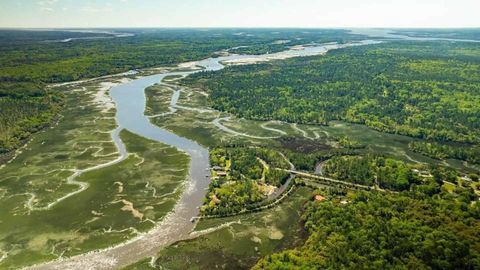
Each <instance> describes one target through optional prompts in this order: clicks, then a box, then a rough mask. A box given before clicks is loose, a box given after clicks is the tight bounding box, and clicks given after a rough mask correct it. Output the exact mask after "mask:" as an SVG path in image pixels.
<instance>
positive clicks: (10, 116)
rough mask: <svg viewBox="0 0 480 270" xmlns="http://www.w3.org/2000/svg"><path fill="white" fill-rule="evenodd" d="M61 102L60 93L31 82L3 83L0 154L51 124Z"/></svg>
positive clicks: (0, 86) (0, 111) (0, 116)
mask: <svg viewBox="0 0 480 270" xmlns="http://www.w3.org/2000/svg"><path fill="white" fill-rule="evenodd" d="M61 104H62V97H61V95H60V94H59V93H48V92H46V91H45V90H44V89H43V88H42V86H39V85H35V84H32V83H0V154H5V153H8V152H10V151H12V150H14V149H16V148H18V147H19V146H20V145H21V144H22V143H23V142H24V141H25V140H26V139H27V138H28V137H29V136H30V135H31V134H32V133H34V132H37V131H39V130H41V129H43V128H45V127H46V126H48V125H49V124H50V123H51V122H52V121H53V119H54V118H55V116H56V114H57V113H58V111H59V109H60V107H61Z"/></svg>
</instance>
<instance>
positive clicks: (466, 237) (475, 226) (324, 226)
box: [253, 180, 480, 270]
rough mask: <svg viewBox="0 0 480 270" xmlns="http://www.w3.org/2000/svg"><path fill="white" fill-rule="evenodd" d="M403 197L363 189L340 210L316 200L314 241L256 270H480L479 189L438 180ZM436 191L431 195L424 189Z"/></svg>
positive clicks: (311, 217)
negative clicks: (452, 189) (448, 188)
mask: <svg viewBox="0 0 480 270" xmlns="http://www.w3.org/2000/svg"><path fill="white" fill-rule="evenodd" d="M424 186H426V188H424V187H422V185H419V186H417V187H416V189H413V190H411V191H409V192H402V193H399V194H388V193H378V192H365V191H361V192H358V193H356V194H355V195H354V197H353V198H350V201H349V202H348V203H347V204H340V203H338V201H339V200H340V199H342V198H343V197H340V199H338V200H337V199H336V198H337V197H338V196H335V195H332V194H331V195H330V196H329V198H330V199H332V200H326V201H323V202H316V201H313V202H309V203H308V204H307V205H306V211H305V213H304V215H303V220H304V222H305V227H306V228H307V230H308V232H309V237H308V240H307V241H306V242H305V244H304V245H303V246H301V247H299V248H296V249H293V250H287V251H284V252H281V253H277V254H273V255H270V256H268V257H266V258H264V259H262V260H260V261H259V262H258V263H257V265H256V266H255V267H254V268H253V269H472V270H473V269H479V268H480V247H479V245H478V241H479V240H480V233H479V232H480V204H478V203H472V200H475V199H476V196H475V195H474V192H473V190H471V189H462V190H457V192H456V193H455V194H450V193H447V192H444V191H442V190H441V189H440V188H439V185H438V184H437V183H436V182H435V181H433V180H431V181H429V182H428V183H425V184H424ZM432 186H433V187H434V188H433V189H434V190H435V193H434V196H432V194H427V193H424V192H423V190H431V189H432V188H431V187H432Z"/></svg>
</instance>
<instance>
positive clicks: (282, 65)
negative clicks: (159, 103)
mask: <svg viewBox="0 0 480 270" xmlns="http://www.w3.org/2000/svg"><path fill="white" fill-rule="evenodd" d="M479 52H480V44H476V43H452V42H389V43H384V44H380V45H371V46H360V47H350V48H346V49H341V50H336V51H332V52H329V53H328V54H327V55H326V56H314V57H305V58H293V59H289V60H283V61H275V62H271V63H266V64H258V65H245V66H231V67H228V68H226V69H224V70H221V71H218V72H203V73H198V74H195V75H192V76H190V77H189V78H187V79H186V80H185V82H186V83H188V84H194V85H197V86H200V87H204V88H206V89H207V90H208V91H209V92H210V99H211V100H210V102H211V106H212V107H214V108H215V109H218V110H221V111H228V112H231V113H234V114H236V115H238V116H240V117H245V118H249V119H256V120H270V119H277V120H283V121H288V122H296V123H309V124H327V123H328V122H329V121H331V120H346V121H350V122H354V123H361V124H365V125H367V126H369V127H372V128H374V129H377V130H380V131H384V132H391V133H399V134H405V135H409V136H414V137H418V138H424V139H432V140H439V141H457V142H468V143H479V142H480V137H479V136H478V134H479V133H480V121H479V116H480V107H479V106H478V104H480V95H479V93H480V54H479Z"/></svg>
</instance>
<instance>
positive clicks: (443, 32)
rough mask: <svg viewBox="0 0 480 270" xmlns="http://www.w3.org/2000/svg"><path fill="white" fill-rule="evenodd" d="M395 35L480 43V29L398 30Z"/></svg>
mask: <svg viewBox="0 0 480 270" xmlns="http://www.w3.org/2000/svg"><path fill="white" fill-rule="evenodd" d="M393 32H394V33H395V34H401V35H407V36H410V37H422V38H453V39H470V40H478V41H480V31H478V28H471V29H468V28H465V29H458V28H457V29H448V28H447V29H422V30H418V29H396V30H395V31H393Z"/></svg>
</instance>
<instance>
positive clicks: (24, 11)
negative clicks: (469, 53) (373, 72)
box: [0, 0, 480, 28]
mask: <svg viewBox="0 0 480 270" xmlns="http://www.w3.org/2000/svg"><path fill="white" fill-rule="evenodd" d="M0 27H29V28H30V27H40V28H49V27H480V0H325V1H324V0H97V1H93V0H83V1H80V0H0Z"/></svg>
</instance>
